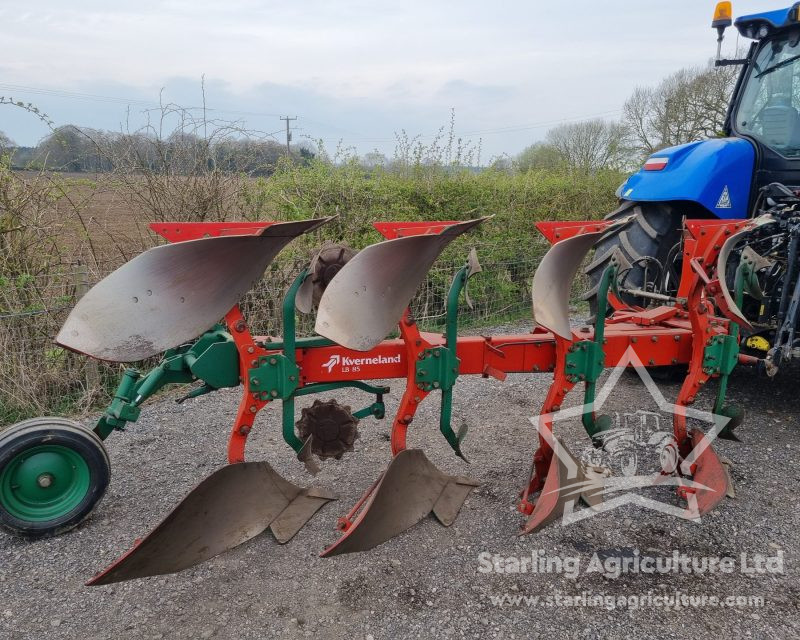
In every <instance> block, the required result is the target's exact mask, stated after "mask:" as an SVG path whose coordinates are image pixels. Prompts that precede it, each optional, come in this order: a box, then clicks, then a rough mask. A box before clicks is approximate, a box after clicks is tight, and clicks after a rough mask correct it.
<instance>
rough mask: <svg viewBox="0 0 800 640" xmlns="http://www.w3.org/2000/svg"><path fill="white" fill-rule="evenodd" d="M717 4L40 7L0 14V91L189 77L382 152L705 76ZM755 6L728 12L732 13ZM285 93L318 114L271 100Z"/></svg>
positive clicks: (516, 142) (95, 108)
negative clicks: (348, 134)
mask: <svg viewBox="0 0 800 640" xmlns="http://www.w3.org/2000/svg"><path fill="white" fill-rule="evenodd" d="M713 4H714V3H713V2H712V1H709V2H708V3H706V2H697V0H683V1H676V2H670V3H630V2H628V1H623V0H607V1H605V2H589V1H587V0H582V1H576V2H571V3H550V2H548V3H542V2H531V1H530V0H528V1H522V0H514V1H507V2H494V3H487V2H485V0H481V1H478V0H462V1H460V2H455V1H440V2H433V1H431V0H428V1H421V0H408V1H406V2H403V3H397V2H374V1H373V2H367V1H364V0H343V1H342V0H340V1H337V2H323V1H322V0H305V1H304V2H295V3H285V2H272V1H263V0H262V1H256V0H230V1H228V2H225V3H219V2H208V1H205V2H203V1H196V2H189V1H184V0H169V1H166V2H158V1H155V0H137V1H136V2H131V1H125V2H116V3H109V2H106V1H102V2H101V1H99V0H72V1H71V2H69V3H64V2H62V1H60V0H39V1H38V2H36V5H35V6H36V10H35V11H32V10H31V4H30V2H28V1H27V0H6V2H5V6H4V8H2V9H0V43H1V44H0V53H2V57H0V61H2V62H0V64H2V65H3V68H2V70H0V71H1V72H2V75H1V76H0V82H3V83H7V84H16V85H25V86H31V87H46V88H58V89H66V90H71V91H83V92H90V90H94V91H95V92H97V91H98V89H102V90H106V91H108V90H111V87H116V90H117V91H118V93H115V94H113V95H119V96H122V97H135V98H137V99H142V98H143V97H146V98H147V99H150V100H156V99H157V95H158V90H159V88H161V87H166V89H167V92H168V93H169V92H170V91H172V93H180V92H182V91H184V89H185V82H186V79H192V81H193V82H195V83H197V84H199V78H200V76H201V75H202V74H205V76H206V78H207V80H208V82H209V83H215V82H216V83H219V84H217V85H216V88H217V89H220V88H223V87H224V89H222V90H221V92H220V93H216V92H211V93H210V94H209V95H210V97H209V100H210V101H211V102H212V103H213V102H215V101H216V102H217V103H218V104H219V103H223V104H225V105H226V106H227V108H235V109H236V110H239V111H248V112H255V111H258V112H269V113H275V112H286V111H292V112H294V111H296V112H297V114H298V115H299V116H300V117H301V120H302V117H303V116H304V115H305V116H307V117H308V118H313V119H315V120H319V121H320V122H323V123H324V122H327V123H329V126H325V127H317V129H316V130H315V131H313V132H312V133H316V134H317V135H324V136H326V137H335V136H337V135H338V133H337V131H336V128H337V126H336V125H337V120H338V121H339V122H340V124H339V126H338V128H339V129H340V130H341V129H343V128H344V129H348V130H349V129H352V128H353V127H355V131H357V132H359V133H360V137H361V138H372V139H386V138H391V134H392V131H393V130H396V129H400V128H401V127H405V128H407V129H409V130H412V131H418V132H421V133H431V132H432V130H433V129H432V128H431V127H433V128H434V129H435V125H434V124H433V123H437V122H438V123H439V124H444V123H445V122H446V121H447V113H448V110H449V108H450V107H455V108H456V111H457V114H458V116H457V117H458V123H459V126H460V127H461V128H462V129H463V130H465V131H472V130H488V129H497V128H500V127H505V126H509V125H511V124H529V123H537V122H552V121H555V120H558V119H559V118H567V117H569V118H572V117H578V116H582V115H592V114H595V113H600V112H603V113H605V112H609V111H612V110H614V109H619V108H620V106H621V104H622V102H623V101H624V100H625V98H626V97H627V95H629V93H630V92H631V91H632V89H633V88H634V87H635V86H637V85H641V84H649V83H654V82H657V81H658V80H659V79H660V78H661V77H663V76H664V75H666V74H667V73H669V72H671V71H673V70H675V69H677V68H680V67H682V66H686V65H693V64H702V63H704V62H705V61H706V60H707V59H708V58H709V57H710V56H711V55H713V53H714V49H715V47H714V37H715V34H714V33H713V32H712V30H711V29H710V28H709V25H710V15H711V11H712V9H713ZM762 4H763V3H761V2H755V1H754V0H748V1H746V2H737V7H736V9H737V10H739V11H740V13H744V12H749V11H751V10H752V11H755V10H760V9H759V6H758V5H762ZM776 6H778V5H776ZM761 9H763V7H762V8H761ZM729 38H730V40H729V44H730V46H731V47H733V45H734V43H735V36H734V35H733V34H730V35H729ZM174 79H181V80H180V81H176V80H174ZM170 83H174V85H175V86H171V85H170ZM265 85H269V86H272V87H277V86H280V87H284V88H285V90H283V91H275V92H272V93H273V95H274V99H270V94H269V92H267V93H266V95H265V92H264V90H263V89H259V87H262V88H263V87H264V86H265ZM175 87H177V89H176V88H175ZM92 88H94V89H92ZM292 92H294V94H295V98H298V99H299V98H301V97H305V98H306V99H308V100H311V99H313V100H315V103H313V104H311V103H309V102H302V101H298V100H292V101H289V102H290V103H289V104H287V103H286V102H282V101H281V100H285V99H286V95H285V94H291V93H292ZM1 93H8V92H7V91H5V90H2V89H0V94H1ZM17 93H18V94H19V95H20V97H22V98H24V99H31V100H32V101H33V100H35V99H37V96H36V95H23V94H22V92H19V91H18V92H17ZM198 93H199V91H198ZM15 97H16V96H15ZM264 99H266V100H268V101H266V102H264V101H259V102H256V100H264ZM42 100H44V102H45V103H47V104H45V105H43V106H46V107H47V109H48V110H49V112H50V113H51V115H52V116H53V117H54V119H56V120H57V121H59V122H63V121H65V118H66V114H69V115H70V117H71V116H72V114H73V113H74V112H75V111H76V109H75V105H73V106H72V107H65V106H64V103H65V101H64V100H62V101H60V102H59V101H56V100H51V99H50V98H43V97H42V96H41V95H40V94H39V96H38V102H39V103H40V102H41V101H42ZM114 109H116V111H115V110H114ZM343 110H345V111H347V110H349V111H347V114H350V117H347V114H345V116H343V115H342V111H343ZM80 113H81V114H82V119H81V120H80V121H79V122H77V124H82V125H90V126H91V125H93V124H94V125H97V124H98V123H101V124H102V126H108V124H107V122H108V121H109V120H112V121H114V118H116V120H115V121H116V122H118V121H119V120H121V119H122V118H123V117H124V108H122V107H120V106H119V105H115V106H114V107H113V108H111V107H109V105H108V104H101V103H92V102H90V101H86V102H84V103H83V104H82V105H81V109H80ZM326 113H328V114H329V115H328V117H325V114H326ZM312 114H314V115H312ZM0 118H2V119H3V120H5V119H6V115H5V114H3V113H0ZM392 118H397V120H396V121H395V120H392ZM13 119H14V122H15V123H16V117H14V118H13ZM342 119H344V120H346V125H347V126H344V125H342V124H341V120H342ZM301 124H302V122H301ZM307 124H309V125H310V123H307ZM6 126H7V125H4V124H2V120H0V128H4V127H6ZM310 128H311V127H309V129H310ZM10 133H11V134H12V135H15V134H14V132H13V131H12V132H10ZM543 133H544V128H542V129H537V130H529V131H527V132H526V133H525V135H524V136H523V135H519V134H517V135H513V136H508V135H499V134H498V135H494V137H492V136H493V134H487V138H486V140H485V143H484V147H485V148H487V149H489V151H490V153H499V152H500V151H503V150H505V151H509V152H516V151H519V150H520V148H521V147H522V146H525V144H527V143H528V142H530V141H531V140H533V139H536V138H537V137H540V136H541V135H542V134H543ZM26 135H28V134H24V135H17V136H16V137H17V138H21V137H25V136H26ZM364 144H366V142H365V143H363V144H362V143H359V146H361V147H363V146H364Z"/></svg>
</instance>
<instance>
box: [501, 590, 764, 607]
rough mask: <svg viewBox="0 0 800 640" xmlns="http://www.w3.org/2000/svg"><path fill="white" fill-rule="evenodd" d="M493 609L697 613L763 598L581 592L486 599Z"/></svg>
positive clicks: (755, 602)
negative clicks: (684, 611) (586, 609)
mask: <svg viewBox="0 0 800 640" xmlns="http://www.w3.org/2000/svg"><path fill="white" fill-rule="evenodd" d="M489 601H490V602H491V604H492V606H494V607H498V608H515V607H589V608H598V609H606V610H608V611H612V610H614V609H647V608H655V609H669V610H675V611H677V610H680V609H698V608H702V607H715V608H723V609H724V608H730V609H737V608H747V607H751V608H760V607H763V606H764V604H765V602H764V597H763V596H755V595H726V596H717V595H708V594H691V593H686V592H684V591H671V592H668V591H664V592H657V591H648V592H647V593H642V594H632V595H611V594H604V593H596V592H594V591H582V592H581V593H575V594H568V593H555V594H546V595H539V594H536V595H526V594H520V593H504V594H502V595H492V596H489Z"/></svg>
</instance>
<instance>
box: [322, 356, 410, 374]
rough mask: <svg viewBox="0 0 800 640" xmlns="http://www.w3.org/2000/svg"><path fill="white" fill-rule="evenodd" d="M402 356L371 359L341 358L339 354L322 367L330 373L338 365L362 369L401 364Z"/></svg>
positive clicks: (374, 357)
mask: <svg viewBox="0 0 800 640" xmlns="http://www.w3.org/2000/svg"><path fill="white" fill-rule="evenodd" d="M400 361H401V355H400V354H399V353H398V354H397V355H396V356H372V357H369V358H351V357H350V356H344V357H342V356H340V355H339V354H334V355H332V356H331V357H330V358H329V359H328V361H327V362H326V363H324V364H323V365H322V368H323V369H327V370H328V373H331V372H332V371H333V368H334V367H335V366H337V365H339V366H340V367H342V368H344V367H348V368H349V367H362V366H369V365H376V364H400Z"/></svg>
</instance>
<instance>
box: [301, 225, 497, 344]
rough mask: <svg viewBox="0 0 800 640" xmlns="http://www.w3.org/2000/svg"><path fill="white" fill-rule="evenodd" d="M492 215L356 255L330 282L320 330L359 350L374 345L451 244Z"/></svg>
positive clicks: (319, 316) (318, 324) (320, 312)
mask: <svg viewBox="0 0 800 640" xmlns="http://www.w3.org/2000/svg"><path fill="white" fill-rule="evenodd" d="M486 219H487V218H478V219H477V220H469V221H467V222H461V223H458V224H454V225H450V226H448V227H446V228H445V229H444V230H442V231H441V233H437V234H424V235H413V236H408V237H403V238H396V239H394V240H386V241H384V242H378V243H377V244H373V245H370V246H368V247H367V248H366V249H363V250H362V251H360V252H359V253H358V254H356V255H355V256H354V257H353V259H352V260H350V261H349V262H348V263H347V264H346V265H345V266H344V267H342V269H341V270H340V271H339V272H338V273H337V274H336V275H335V276H334V278H333V279H332V280H331V281H330V283H329V284H328V286H327V288H326V289H325V293H323V294H322V299H321V300H320V303H319V309H318V311H317V321H316V327H315V330H316V332H317V333H318V334H319V335H321V336H324V337H326V338H328V339H330V340H333V341H334V342H336V343H337V344H340V345H342V346H343V347H346V348H348V349H354V350H356V351H369V350H370V349H372V348H374V347H375V346H376V345H377V344H378V343H379V342H380V341H381V340H383V338H384V337H386V336H387V335H388V334H389V333H390V332H391V331H392V329H394V328H395V327H396V326H397V323H398V322H399V321H400V318H401V317H402V315H403V311H404V310H405V309H406V307H407V306H408V305H409V303H410V302H411V298H412V297H413V296H414V293H415V292H416V290H417V289H418V288H419V285H420V284H421V283H422V281H423V280H424V279H425V277H426V276H427V275H428V271H429V270H430V268H431V265H433V263H434V261H435V260H436V258H438V257H439V254H440V253H441V252H442V251H444V249H445V247H446V246H447V245H448V244H450V243H451V242H452V241H453V240H455V239H456V238H457V237H458V236H460V235H461V234H462V233H464V232H465V231H468V230H470V229H472V228H473V227H475V226H477V225H479V224H480V223H481V222H483V221H484V220H486Z"/></svg>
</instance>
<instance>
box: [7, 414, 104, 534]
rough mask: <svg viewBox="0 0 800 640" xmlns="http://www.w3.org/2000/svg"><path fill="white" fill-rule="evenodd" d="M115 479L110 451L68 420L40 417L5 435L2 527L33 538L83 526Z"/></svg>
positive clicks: (10, 430)
mask: <svg viewBox="0 0 800 640" xmlns="http://www.w3.org/2000/svg"><path fill="white" fill-rule="evenodd" d="M109 479H110V465H109V461H108V455H107V454H106V450H105V447H103V443H102V442H101V441H100V438H98V437H97V436H96V435H95V434H94V433H93V432H91V431H89V430H88V429H84V428H83V427H81V426H80V425H79V424H77V423H75V422H73V421H71V420H65V419H63V418H34V419H33V420H26V421H24V422H20V423H18V424H16V425H14V426H12V427H10V428H8V429H6V430H4V431H3V432H2V433H0V528H2V529H5V530H7V531H8V532H10V533H12V534H15V535H19V536H24V537H27V538H43V537H49V536H55V535H58V534H60V533H63V532H65V531H69V530H70V529H72V528H74V527H76V526H78V525H79V524H80V523H81V522H83V521H84V520H85V519H86V518H88V517H89V515H90V514H91V513H92V511H93V510H94V508H95V507H96V506H97V503H98V502H100V499H101V498H102V497H103V494H104V493H105V491H106V488H107V487H108V482H109Z"/></svg>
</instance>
